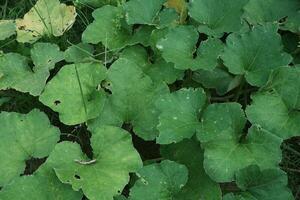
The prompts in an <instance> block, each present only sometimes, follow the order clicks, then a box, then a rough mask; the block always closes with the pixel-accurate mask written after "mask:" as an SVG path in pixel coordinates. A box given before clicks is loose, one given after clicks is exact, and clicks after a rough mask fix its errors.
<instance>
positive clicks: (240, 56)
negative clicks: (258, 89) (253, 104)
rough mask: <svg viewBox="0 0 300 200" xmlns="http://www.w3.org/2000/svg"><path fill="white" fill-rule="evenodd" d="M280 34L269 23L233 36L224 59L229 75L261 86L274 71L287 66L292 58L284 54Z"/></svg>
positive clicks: (228, 42)
mask: <svg viewBox="0 0 300 200" xmlns="http://www.w3.org/2000/svg"><path fill="white" fill-rule="evenodd" d="M277 31H278V25H274V24H266V25H264V26H256V27H254V29H253V30H251V31H250V32H247V33H243V34H231V35H230V36H229V37H228V38H227V40H226V44H227V45H226V47H225V50H224V53H223V54H222V56H221V58H222V59H223V60H224V64H225V66H226V67H227V68H228V70H229V72H231V73H233V74H239V75H244V76H245V78H246V80H247V82H248V83H250V84H251V85H253V86H262V85H264V84H265V83H266V82H267V80H268V77H269V75H270V73H271V71H272V70H274V69H276V68H278V67H281V66H285V65H288V64H289V63H290V62H291V61H292V57H291V56H290V55H289V54H287V53H285V52H283V45H282V42H281V37H280V35H279V34H278V33H277ZM249 41H251V42H249Z"/></svg>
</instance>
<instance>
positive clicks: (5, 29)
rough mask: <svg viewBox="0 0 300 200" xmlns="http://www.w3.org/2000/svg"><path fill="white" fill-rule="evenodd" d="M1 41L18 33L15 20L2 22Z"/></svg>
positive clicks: (0, 26) (0, 21) (0, 23)
mask: <svg viewBox="0 0 300 200" xmlns="http://www.w3.org/2000/svg"><path fill="white" fill-rule="evenodd" d="M0 30H1V32H0V41H1V40H5V39H7V38H9V37H10V36H12V35H14V34H15V33H16V23H15V21H14V20H0Z"/></svg>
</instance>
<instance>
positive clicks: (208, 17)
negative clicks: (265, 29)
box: [189, 0, 248, 36]
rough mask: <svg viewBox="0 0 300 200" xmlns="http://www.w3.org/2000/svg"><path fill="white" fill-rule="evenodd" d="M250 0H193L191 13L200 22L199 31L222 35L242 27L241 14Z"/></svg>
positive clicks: (190, 7)
mask: <svg viewBox="0 0 300 200" xmlns="http://www.w3.org/2000/svg"><path fill="white" fill-rule="evenodd" d="M247 3H248V0H228V1H226V2H225V1H223V0H193V1H191V2H190V4H189V15H190V16H191V17H192V18H193V19H195V20H196V21H197V22H199V23H200V25H199V31H200V32H202V33H205V34H207V35H213V36H222V35H223V33H224V32H227V33H230V32H236V31H239V30H240V29H241V28H242V20H241V16H242V14H243V7H244V6H245V5H246V4H247Z"/></svg>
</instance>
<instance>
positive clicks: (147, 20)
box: [124, 0, 165, 25]
mask: <svg viewBox="0 0 300 200" xmlns="http://www.w3.org/2000/svg"><path fill="white" fill-rule="evenodd" d="M164 2H165V0H156V1H149V0H130V1H128V2H127V3H125V4H124V9H125V12H126V21H127V23H128V24H130V25H131V24H149V25H152V24H154V20H155V17H156V16H157V15H158V13H159V11H160V9H161V7H162V5H163V3H164Z"/></svg>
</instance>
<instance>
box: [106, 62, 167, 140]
mask: <svg viewBox="0 0 300 200" xmlns="http://www.w3.org/2000/svg"><path fill="white" fill-rule="evenodd" d="M107 81H108V86H107V89H109V90H110V91H111V92H112V95H111V96H110V101H111V102H112V105H113V107H114V108H115V109H116V110H117V112H118V113H119V116H121V118H122V119H123V122H126V123H131V124H132V125H133V130H134V131H135V133H136V134H137V135H138V136H140V137H142V138H143V139H145V140H152V139H154V138H155V137H156V135H157V130H156V125H157V124H158V111H157V110H156V108H155V106H154V103H155V101H156V99H158V98H159V97H160V96H161V95H163V94H166V93H168V92H169V91H168V88H167V86H166V84H164V83H154V82H153V81H152V80H151V79H150V77H149V76H147V75H146V74H145V73H144V72H143V71H142V69H141V68H140V67H139V66H138V65H137V64H136V63H135V62H134V61H131V60H127V59H124V58H120V59H118V60H117V61H116V62H114V63H113V65H112V66H111V67H110V69H109V71H108V78H107Z"/></svg>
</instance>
